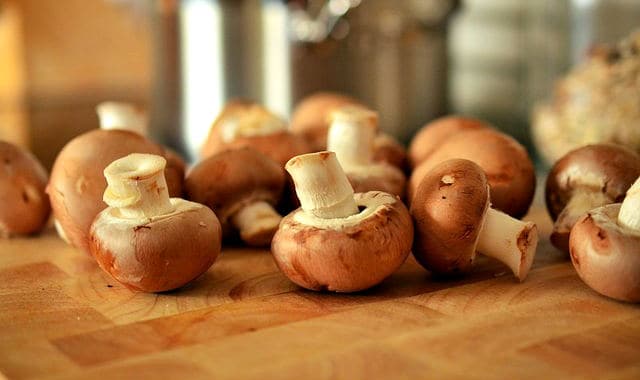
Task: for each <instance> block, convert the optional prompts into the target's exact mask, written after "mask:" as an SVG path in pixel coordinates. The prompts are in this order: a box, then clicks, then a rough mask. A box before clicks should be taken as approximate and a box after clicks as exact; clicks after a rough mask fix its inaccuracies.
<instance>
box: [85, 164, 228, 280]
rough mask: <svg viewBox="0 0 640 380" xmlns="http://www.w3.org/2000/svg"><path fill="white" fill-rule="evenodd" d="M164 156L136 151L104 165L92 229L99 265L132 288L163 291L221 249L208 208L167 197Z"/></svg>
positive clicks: (208, 263)
mask: <svg viewBox="0 0 640 380" xmlns="http://www.w3.org/2000/svg"><path fill="white" fill-rule="evenodd" d="M165 165H166V160H165V159H164V158H163V157H161V156H157V155H150V154H139V153H134V154H130V155H128V156H126V157H123V158H120V159H118V160H115V161H113V162H112V163H111V164H110V165H109V166H107V167H106V168H105V170H104V176H105V177H106V180H107V182H108V186H107V188H106V190H105V191H104V202H105V203H106V204H107V205H108V206H109V207H107V208H106V209H105V210H103V211H102V212H100V213H99V214H98V215H97V217H96V218H95V220H94V221H93V223H92V224H91V229H90V243H89V248H90V251H91V254H92V255H93V256H94V257H95V259H96V261H97V262H98V264H99V265H100V267H101V268H102V269H103V270H105V271H106V272H107V273H109V274H111V276H113V278H115V279H116V280H117V281H119V282H121V283H122V284H124V285H125V286H127V287H128V288H131V289H134V290H141V291H145V292H163V291H167V290H172V289H176V288H179V287H181V286H184V285H185V284H187V283H189V282H190V281H192V280H194V279H195V278H197V277H198V276H200V275H201V274H202V273H204V272H206V271H207V269H209V267H210V266H211V265H212V264H213V262H214V261H215V260H216V258H217V257H218V255H219V253H220V248H221V234H222V232H221V227H220V223H219V222H218V218H217V217H216V215H215V214H214V213H213V211H211V210H210V209H209V208H207V207H205V206H203V205H201V204H199V203H195V202H189V201H186V200H184V199H180V198H169V192H168V186H167V183H166V180H165V178H164V170H165Z"/></svg>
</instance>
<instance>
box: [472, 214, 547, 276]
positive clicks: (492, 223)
mask: <svg viewBox="0 0 640 380" xmlns="http://www.w3.org/2000/svg"><path fill="white" fill-rule="evenodd" d="M537 245H538V230H537V227H536V225H535V224H534V223H532V222H522V221H520V220H518V219H514V218H512V217H510V216H509V215H507V214H505V213H502V212H500V211H497V210H494V209H491V208H489V210H488V211H487V216H486V219H485V222H484V225H483V226H482V230H481V231H480V237H479V240H478V246H477V250H478V252H480V253H482V254H483V255H486V256H489V257H493V258H494V259H497V260H499V261H501V262H503V263H504V264H506V265H507V266H508V267H509V268H511V270H512V271H513V274H514V275H515V276H516V277H517V278H518V279H519V280H520V281H522V280H524V279H525V278H526V277H527V274H528V273H529V269H530V268H531V264H532V263H533V258H534V256H535V254H536V247H537Z"/></svg>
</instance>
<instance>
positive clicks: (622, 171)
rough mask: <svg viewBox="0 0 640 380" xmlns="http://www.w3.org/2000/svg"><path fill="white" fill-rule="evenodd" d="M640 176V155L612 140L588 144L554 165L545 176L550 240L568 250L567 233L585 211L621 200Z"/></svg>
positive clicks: (560, 247)
mask: <svg viewBox="0 0 640 380" xmlns="http://www.w3.org/2000/svg"><path fill="white" fill-rule="evenodd" d="M638 176H640V155H638V154H637V153H635V152H633V151H631V150H630V149H628V148H625V147H622V146H619V145H613V144H597V145H587V146H584V147H581V148H578V149H576V150H573V151H571V152H569V153H567V154H566V155H565V156H563V157H562V158H561V159H560V160H558V162H556V163H555V165H553V167H552V168H551V172H550V173H549V175H548V177H547V184H546V189H545V197H546V202H547V209H548V210H549V214H550V215H551V218H552V219H553V220H554V221H555V223H554V226H553V232H552V233H551V242H552V243H553V245H555V246H556V247H558V248H559V249H561V250H563V251H565V252H567V253H568V252H569V234H570V232H571V228H572V227H573V225H574V224H575V222H576V221H577V220H578V218H580V217H581V216H582V215H583V214H584V213H586V212H587V211H589V210H591V209H593V208H596V207H599V206H603V205H606V204H610V203H617V202H621V201H622V200H623V199H624V196H625V192H626V191H627V189H628V188H629V186H631V184H632V183H633V181H634V180H635V179H636V178H638Z"/></svg>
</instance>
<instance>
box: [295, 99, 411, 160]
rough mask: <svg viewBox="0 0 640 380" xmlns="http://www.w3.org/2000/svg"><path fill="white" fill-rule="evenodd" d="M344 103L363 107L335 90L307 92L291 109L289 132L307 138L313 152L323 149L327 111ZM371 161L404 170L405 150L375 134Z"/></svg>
mask: <svg viewBox="0 0 640 380" xmlns="http://www.w3.org/2000/svg"><path fill="white" fill-rule="evenodd" d="M345 106H356V107H364V105H363V104H362V103H361V102H360V101H358V100H357V99H355V98H352V97H350V96H347V95H343V94H339V93H335V92H317V93H315V94H312V95H309V96H308V97H306V98H304V99H302V101H300V103H298V105H297V106H296V108H295V109H294V110H293V115H292V116H291V131H292V132H293V133H296V134H299V135H302V136H304V137H305V138H306V139H307V141H310V142H311V144H312V146H313V151H321V150H326V149H327V136H328V135H327V134H328V132H329V126H330V124H331V113H332V112H333V111H336V110H338V109H339V108H342V107H345ZM373 161H375V162H386V163H389V164H391V165H394V166H395V167H397V168H398V169H400V170H404V169H405V166H406V152H405V149H404V147H403V146H402V144H400V143H399V142H398V141H397V140H396V139H395V138H393V137H392V136H390V135H387V134H385V133H379V134H378V135H377V136H376V137H375V140H374V153H373Z"/></svg>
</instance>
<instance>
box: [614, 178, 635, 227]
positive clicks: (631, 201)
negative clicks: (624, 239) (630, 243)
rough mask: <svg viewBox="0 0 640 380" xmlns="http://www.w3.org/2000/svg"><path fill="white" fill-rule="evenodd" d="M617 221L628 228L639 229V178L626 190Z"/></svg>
mask: <svg viewBox="0 0 640 380" xmlns="http://www.w3.org/2000/svg"><path fill="white" fill-rule="evenodd" d="M618 223H619V224H620V225H623V226H625V227H627V228H629V229H632V230H635V231H640V178H638V179H637V180H636V181H635V182H634V183H633V185H631V187H630V188H629V190H627V195H626V197H625V198H624V201H622V206H620V212H619V214H618Z"/></svg>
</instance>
